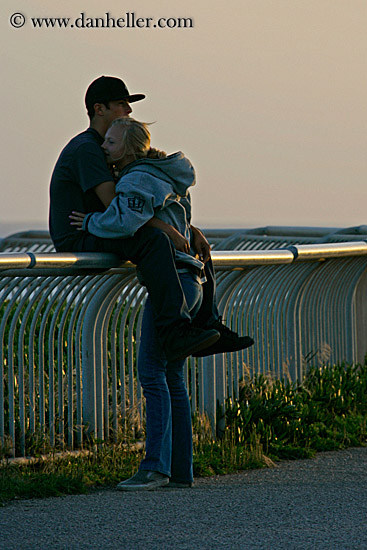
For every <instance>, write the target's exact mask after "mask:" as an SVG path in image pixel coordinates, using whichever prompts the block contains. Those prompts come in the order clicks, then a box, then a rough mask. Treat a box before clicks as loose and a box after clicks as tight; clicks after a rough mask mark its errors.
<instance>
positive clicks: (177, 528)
mask: <svg viewBox="0 0 367 550" xmlns="http://www.w3.org/2000/svg"><path fill="white" fill-rule="evenodd" d="M0 548H1V550H33V549H34V550H35V549H41V550H43V549H47V550H49V549H50V550H53V549H55V550H56V549H67V550H69V549H71V550H74V549H75V550H84V549H85V550H93V549H99V550H105V549H106V550H110V549H113V550H117V549H124V550H153V549H154V550H160V549H163V550H166V549H167V550H168V549H169V550H176V549H178V550H184V549H185V550H186V549H190V550H191V549H195V550H209V549H210V550H212V549H221V550H222V549H224V550H227V549H228V550H235V549H245V550H255V549H261V550H278V549H287V550H295V549H302V550H308V549H310V550H311V549H312V550H323V549H330V550H339V549H341V550H348V549H353V550H354V549H361V550H366V549H367V448H362V449H350V450H347V451H340V452H332V453H322V454H319V455H318V456H317V457H316V458H315V459H312V460H299V461H295V462H284V463H282V464H281V465H278V466H277V467H276V468H272V469H267V470H252V471H248V472H244V473H241V474H236V475H230V476H223V477H217V478H206V479H199V480H197V482H196V484H195V487H193V488H192V489H181V490H178V489H159V490H157V491H154V492H147V493H140V494H139V493H131V494H129V493H120V492H118V491H114V490H103V491H98V492H95V493H92V494H90V495H81V496H68V497H61V498H49V499H43V500H27V501H17V502H14V503H12V504H10V505H8V506H7V507H5V508H2V509H0Z"/></svg>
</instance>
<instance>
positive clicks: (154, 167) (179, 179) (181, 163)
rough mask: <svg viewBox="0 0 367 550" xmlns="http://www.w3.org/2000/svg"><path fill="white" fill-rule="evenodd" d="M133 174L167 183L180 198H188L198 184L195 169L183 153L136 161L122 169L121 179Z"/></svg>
mask: <svg viewBox="0 0 367 550" xmlns="http://www.w3.org/2000/svg"><path fill="white" fill-rule="evenodd" d="M131 172H140V173H142V172H143V173H144V172H146V173H148V174H150V175H152V176H155V177H156V178H158V179H160V180H163V181H165V182H167V183H168V184H169V185H171V186H172V188H173V190H174V192H175V193H177V194H178V195H179V196H180V197H186V196H187V194H188V191H189V188H190V187H192V186H193V185H195V183H196V177H195V170H194V167H193V165H192V164H191V162H190V161H189V159H188V158H186V157H185V155H184V154H183V153H182V152H181V151H178V152H177V153H173V154H172V155H168V156H167V157H165V158H162V159H150V158H144V159H138V160H135V161H134V162H132V163H130V164H128V165H127V166H125V168H123V169H122V171H121V173H120V178H122V177H123V176H125V175H126V174H130V173H131Z"/></svg>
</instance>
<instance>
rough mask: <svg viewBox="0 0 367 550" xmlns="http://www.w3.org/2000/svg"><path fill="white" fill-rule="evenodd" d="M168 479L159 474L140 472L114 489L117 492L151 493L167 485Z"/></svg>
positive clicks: (147, 471)
mask: <svg viewBox="0 0 367 550" xmlns="http://www.w3.org/2000/svg"><path fill="white" fill-rule="evenodd" d="M168 483H169V477H168V476H165V475H164V474H161V473H160V472H153V471H151V470H140V471H139V472H138V473H137V474H135V475H134V476H133V477H130V478H129V479H126V480H125V481H121V482H120V483H119V484H118V485H117V487H116V489H118V491H152V490H153V489H158V487H164V486H165V485H168Z"/></svg>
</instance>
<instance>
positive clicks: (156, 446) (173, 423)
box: [138, 273, 202, 481]
mask: <svg viewBox="0 0 367 550" xmlns="http://www.w3.org/2000/svg"><path fill="white" fill-rule="evenodd" d="M180 279H181V284H182V287H183V289H184V292H185V296H186V300H187V303H188V306H189V309H190V310H191V311H193V313H195V312H196V310H197V309H198V308H199V307H200V304H201V299H202V289H201V285H199V284H198V283H197V282H196V281H195V280H194V279H193V277H192V275H191V274H190V273H185V274H182V275H181V276H180ZM184 364H185V361H177V362H174V363H172V362H171V363H168V362H167V360H166V358H165V355H164V353H163V351H162V349H161V347H160V345H159V342H158V338H157V334H156V331H155V327H154V321H153V313H152V306H151V303H150V300H149V298H148V300H147V303H146V306H145V310H144V314H143V322H142V332H141V340H140V349H139V360H138V372H139V379H140V383H141V385H142V387H143V392H144V396H145V398H146V455H145V458H144V460H143V461H142V463H141V465H140V469H142V470H154V471H158V472H160V473H162V474H165V475H168V476H170V475H171V464H172V468H173V471H172V476H173V477H174V479H175V480H177V481H178V480H180V481H192V428H191V410H190V401H189V396H188V393H187V389H186V386H185V381H184Z"/></svg>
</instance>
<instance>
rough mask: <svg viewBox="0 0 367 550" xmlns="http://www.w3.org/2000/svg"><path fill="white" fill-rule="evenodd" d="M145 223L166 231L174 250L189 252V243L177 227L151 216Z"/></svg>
mask: <svg viewBox="0 0 367 550" xmlns="http://www.w3.org/2000/svg"><path fill="white" fill-rule="evenodd" d="M145 225H147V226H148V227H156V228H157V229H160V230H161V231H163V233H166V235H168V237H169V238H170V239H171V241H172V242H173V245H174V247H175V248H176V250H180V251H181V252H186V254H190V243H189V241H188V240H187V239H185V237H184V236H183V235H181V233H180V232H179V231H177V229H175V228H174V227H172V225H170V224H168V223H166V222H164V221H162V220H160V219H159V218H155V217H154V218H152V219H151V220H149V221H148V222H147V223H146V224H145Z"/></svg>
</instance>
